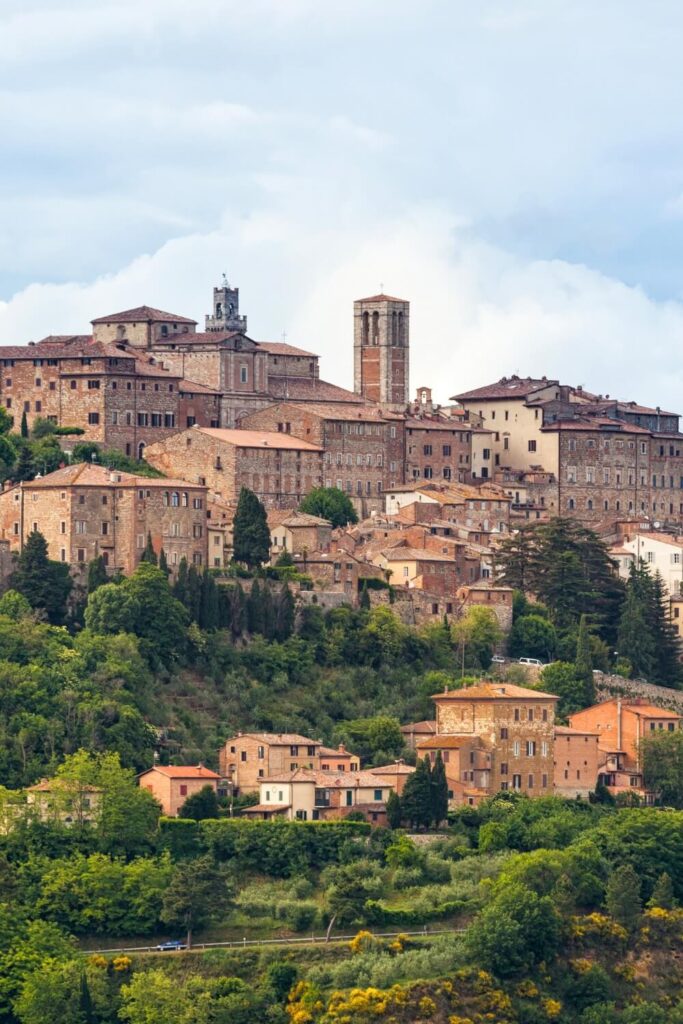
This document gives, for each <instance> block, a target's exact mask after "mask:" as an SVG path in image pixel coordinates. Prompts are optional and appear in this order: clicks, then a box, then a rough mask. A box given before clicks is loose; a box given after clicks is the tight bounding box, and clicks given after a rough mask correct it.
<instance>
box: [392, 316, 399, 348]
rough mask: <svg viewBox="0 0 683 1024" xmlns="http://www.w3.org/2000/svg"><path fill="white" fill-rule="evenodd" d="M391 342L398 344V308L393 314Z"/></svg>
mask: <svg viewBox="0 0 683 1024" xmlns="http://www.w3.org/2000/svg"><path fill="white" fill-rule="evenodd" d="M391 344H392V345H398V315H397V313H396V310H394V312H393V313H392V314H391Z"/></svg>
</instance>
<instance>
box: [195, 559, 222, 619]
mask: <svg viewBox="0 0 683 1024" xmlns="http://www.w3.org/2000/svg"><path fill="white" fill-rule="evenodd" d="M199 625H200V626H201V628H202V629H207V630H213V629H217V628H218V592H217V589H216V581H215V580H214V578H213V576H212V575H211V573H210V572H209V570H208V569H205V570H204V572H203V573H202V581H201V595H200V606H199Z"/></svg>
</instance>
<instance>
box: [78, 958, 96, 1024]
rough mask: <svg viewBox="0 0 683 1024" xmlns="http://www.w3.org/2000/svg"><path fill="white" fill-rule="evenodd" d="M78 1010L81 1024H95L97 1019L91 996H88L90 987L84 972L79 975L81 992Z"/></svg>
mask: <svg viewBox="0 0 683 1024" xmlns="http://www.w3.org/2000/svg"><path fill="white" fill-rule="evenodd" d="M79 1003H80V1006H79V1009H80V1011H81V1014H80V1019H81V1021H82V1022H83V1024H95V1022H96V1021H97V1017H96V1015H95V1007H94V1006H93V1001H92V996H91V995H90V987H89V985H88V979H87V977H86V974H85V971H83V972H82V974H81V992H80V999H79Z"/></svg>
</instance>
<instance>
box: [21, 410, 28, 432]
mask: <svg viewBox="0 0 683 1024" xmlns="http://www.w3.org/2000/svg"><path fill="white" fill-rule="evenodd" d="M20 433H21V436H22V437H28V420H27V419H26V410H24V412H22V414H21V430H20Z"/></svg>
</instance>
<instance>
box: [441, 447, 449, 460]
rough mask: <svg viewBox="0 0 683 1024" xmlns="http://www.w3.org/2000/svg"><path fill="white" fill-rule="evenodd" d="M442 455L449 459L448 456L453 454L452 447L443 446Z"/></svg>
mask: <svg viewBox="0 0 683 1024" xmlns="http://www.w3.org/2000/svg"><path fill="white" fill-rule="evenodd" d="M441 454H442V455H443V456H444V457H447V456H448V455H450V454H451V446H450V445H449V444H444V445H442V447H441Z"/></svg>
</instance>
